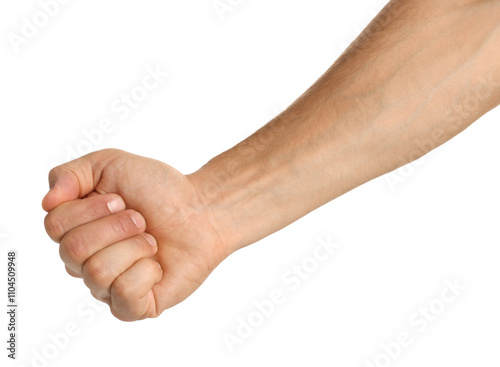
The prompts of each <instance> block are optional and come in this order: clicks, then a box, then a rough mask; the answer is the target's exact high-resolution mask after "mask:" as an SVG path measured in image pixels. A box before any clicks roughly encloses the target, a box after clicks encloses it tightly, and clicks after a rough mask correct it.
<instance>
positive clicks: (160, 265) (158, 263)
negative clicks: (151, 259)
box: [157, 263, 163, 271]
mask: <svg viewBox="0 0 500 367" xmlns="http://www.w3.org/2000/svg"><path fill="white" fill-rule="evenodd" d="M157 264H158V267H159V268H160V270H161V271H163V268H162V267H161V265H160V263H157Z"/></svg>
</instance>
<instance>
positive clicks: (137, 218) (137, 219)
mask: <svg viewBox="0 0 500 367" xmlns="http://www.w3.org/2000/svg"><path fill="white" fill-rule="evenodd" d="M130 218H131V219H132V222H134V224H135V226H136V227H137V228H143V227H144V226H145V225H146V221H145V220H144V218H143V216H142V215H141V214H140V213H139V212H132V213H131V214H130Z"/></svg>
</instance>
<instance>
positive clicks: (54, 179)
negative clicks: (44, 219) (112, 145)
mask: <svg viewBox="0 0 500 367" xmlns="http://www.w3.org/2000/svg"><path fill="white" fill-rule="evenodd" d="M122 153H123V152H121V151H119V150H116V149H105V150H100V151H98V152H93V153H90V154H87V155H85V156H83V157H81V158H78V159H75V160H74V161H71V162H68V163H65V164H63V165H60V166H57V167H55V168H53V169H52V170H51V171H50V172H49V186H50V191H49V192H48V193H47V194H46V195H45V197H44V198H43V201H42V207H43V209H44V210H45V211H47V212H49V211H51V210H52V209H54V208H55V207H56V206H58V205H60V204H62V203H64V202H66V201H70V200H75V199H78V198H83V197H84V196H85V195H87V194H89V193H90V192H92V191H94V189H95V188H96V186H97V184H98V183H99V181H100V180H101V176H102V171H103V169H104V168H105V167H106V166H107V165H108V163H109V162H111V161H112V160H113V159H114V158H116V157H117V156H118V155H119V154H122Z"/></svg>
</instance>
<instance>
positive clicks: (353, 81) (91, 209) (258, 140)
mask: <svg viewBox="0 0 500 367" xmlns="http://www.w3.org/2000/svg"><path fill="white" fill-rule="evenodd" d="M498 60H500V1H478V0H476V1H471V0H456V1H449V0H440V1H437V0H436V1H430V0H420V1H406V0H403V1H391V2H389V4H388V5H387V6H386V7H385V8H384V10H383V11H382V12H381V13H380V14H379V15H378V16H377V17H376V18H375V20H374V21H373V22H372V23H371V24H370V25H369V26H368V27H367V28H366V29H365V31H364V32H363V33H362V34H361V35H360V37H358V39H356V41H355V42H354V43H353V44H352V45H351V46H350V47H349V48H348V49H347V50H346V51H345V52H344V54H343V55H342V56H341V57H340V58H339V59H338V60H337V61H336V62H335V63H334V64H333V65H332V66H331V67H330V68H329V69H328V70H327V71H326V72H325V74H324V75H323V76H322V77H321V78H320V79H319V80H318V81H317V82H316V83H315V84H314V85H313V86H312V87H311V88H310V89H309V90H307V91H306V92H305V93H304V94H303V95H302V96H301V97H299V98H298V99H297V100H296V101H295V102H294V103H293V104H292V105H291V106H290V107H289V108H288V109H286V110H285V111H284V112H283V113H281V114H280V115H279V116H277V117H275V118H274V119H272V120H271V121H270V122H269V123H268V124H267V125H266V126H264V127H263V128H261V129H260V130H258V131H257V132H256V133H254V134H253V135H252V136H250V137H249V138H247V139H246V140H244V141H243V142H241V143H239V144H238V145H236V146H235V147H233V148H232V149H230V150H228V151H226V152H224V153H222V154H220V155H219V156H217V157H215V158H213V159H212V160H210V161H209V162H208V163H207V164H206V165H204V166H203V167H202V168H200V169H199V170H198V171H196V172H194V173H192V174H189V175H184V174H182V173H180V172H179V171H177V170H175V169H174V168H172V167H170V166H168V165H167V164H165V163H162V162H159V161H156V160H153V159H149V158H144V157H141V156H137V155H134V154H130V153H127V152H123V151H120V150H114V149H106V150H102V151H98V152H95V153H91V154H89V155H86V156H84V157H82V158H79V159H76V160H74V161H71V162H69V163H66V164H64V165H61V166H59V167H56V168H54V169H53V170H51V172H50V174H49V183H50V186H51V190H50V191H49V192H48V194H47V195H46V196H45V198H44V199H43V203H42V205H43V208H44V209H45V210H46V211H47V212H48V214H47V216H46V219H45V226H46V230H47V233H48V234H49V236H50V237H51V238H52V239H53V240H54V241H56V242H58V243H59V244H60V254H61V258H62V260H63V261H64V263H65V265H66V269H67V271H68V273H69V274H71V275H73V276H75V277H80V278H83V280H84V282H85V284H86V285H87V287H89V288H90V291H91V293H92V295H93V296H94V297H95V298H97V299H99V300H101V301H102V302H105V303H107V304H108V305H109V306H110V309H111V312H112V313H113V315H115V316H116V317H117V318H119V319H120V320H124V321H134V320H140V319H144V318H153V317H157V316H158V315H160V314H161V313H162V312H163V311H164V310H166V309H168V308H170V307H172V306H174V305H176V304H178V303H179V302H181V301H183V300H184V299H186V298H187V297H188V296H189V295H190V294H191V293H193V292H194V291H195V290H196V289H197V288H198V287H199V286H200V285H201V284H202V283H203V281H204V280H205V279H206V278H207V277H208V275H209V274H210V273H211V271H212V270H213V269H214V268H215V267H216V266H217V265H218V264H219V263H220V262H221V261H223V260H224V259H225V258H227V257H228V256H229V255H230V254H231V253H233V252H235V251H237V250H238V249H240V248H242V247H244V246H247V245H249V244H252V243H254V242H256V241H258V240H259V239H261V238H264V237H266V236H268V235H269V234H271V233H273V232H275V231H277V230H280V229H281V228H283V227H285V226H287V225H289V224H290V223H292V222H294V221H295V220H297V219H298V218H300V217H302V216H304V215H306V214H307V213H309V212H310V211H312V210H314V209H316V208H317V207H319V206H321V205H323V204H325V203H327V202H329V201H331V200H333V199H335V198H336V197H338V196H340V195H342V194H344V193H345V192H347V191H349V190H351V189H353V188H355V187H357V186H359V185H361V184H363V183H365V182H367V181H369V180H371V179H373V178H375V177H378V176H380V175H382V174H384V173H387V172H389V171H392V170H394V169H396V168H398V167H399V166H401V165H403V164H406V163H408V162H410V161H412V160H415V159H417V158H419V157H420V156H422V155H424V154H425V153H427V152H428V151H430V150H432V149H434V148H435V147H437V146H439V145H441V144H442V143H444V142H445V141H447V140H449V139H451V138H452V137H453V136H455V135H456V134H458V133H459V132H461V131H462V130H464V129H465V128H466V127H467V126H469V125H470V124H472V123H473V122H474V121H476V120H477V119H478V118H479V117H480V116H482V115H483V114H485V113H486V112H488V111H489V110H491V109H492V108H494V107H496V106H497V105H498V104H500V65H499V63H498Z"/></svg>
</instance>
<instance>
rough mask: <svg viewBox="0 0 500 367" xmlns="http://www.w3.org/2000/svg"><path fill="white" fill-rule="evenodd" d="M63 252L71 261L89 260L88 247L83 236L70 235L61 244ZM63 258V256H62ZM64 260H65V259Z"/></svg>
mask: <svg viewBox="0 0 500 367" xmlns="http://www.w3.org/2000/svg"><path fill="white" fill-rule="evenodd" d="M61 250H62V251H63V255H66V256H67V257H68V259H69V260H71V261H74V262H81V261H82V260H85V259H86V258H87V246H86V245H85V243H84V240H83V238H82V237H81V236H78V235H72V234H68V235H66V237H64V238H63V240H62V242H61ZM61 257H63V256H61ZM63 260H65V259H64V258H63Z"/></svg>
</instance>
